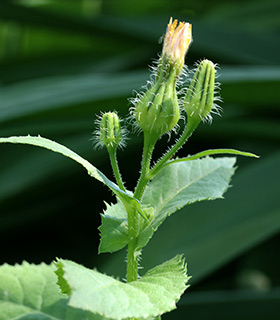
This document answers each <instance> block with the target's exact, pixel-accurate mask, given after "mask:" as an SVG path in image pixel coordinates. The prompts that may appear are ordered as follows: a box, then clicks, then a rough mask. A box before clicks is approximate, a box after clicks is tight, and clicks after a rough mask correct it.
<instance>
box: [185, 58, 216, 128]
mask: <svg viewBox="0 0 280 320" xmlns="http://www.w3.org/2000/svg"><path fill="white" fill-rule="evenodd" d="M214 92H215V65H214V63H213V62H212V61H210V60H203V61H201V62H200V64H199V65H198V67H197V70H196V72H195V74H194V77H193V79H192V81H191V84H190V86H189V88H188V90H187V93H186V96H185V101H184V107H185V110H186V113H187V116H188V123H191V124H192V125H193V126H195V127H196V126H197V125H198V124H199V122H200V121H201V120H203V119H205V118H206V119H207V118H209V117H210V112H211V111H212V109H213V107H214Z"/></svg>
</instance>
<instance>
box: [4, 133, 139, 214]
mask: <svg viewBox="0 0 280 320" xmlns="http://www.w3.org/2000/svg"><path fill="white" fill-rule="evenodd" d="M0 143H19V144H29V145H33V146H37V147H42V148H45V149H49V150H51V151H54V152H57V153H60V154H62V155H64V156H66V157H68V158H70V159H72V160H74V161H76V162H78V163H79V164H81V165H82V166H83V167H84V168H85V169H86V170H87V172H88V174H89V175H90V176H91V177H93V178H95V179H97V180H98V181H100V182H102V183H104V184H105V185H106V186H107V187H109V188H110V189H111V190H112V191H113V192H114V193H115V194H116V195H117V196H118V197H119V198H120V199H121V201H122V202H123V204H124V206H125V207H130V206H133V207H134V208H136V210H137V211H138V212H139V213H140V214H142V215H143V213H142V210H141V207H140V203H139V201H138V200H136V199H135V198H133V197H132V196H131V195H130V194H129V193H128V192H125V191H123V190H121V189H120V188H119V187H118V186H117V185H116V184H115V183H113V182H112V181H111V180H109V179H108V178H107V177H106V176H105V175H104V174H103V173H102V172H101V171H100V170H98V169H96V168H95V167H94V166H93V165H92V164H91V163H90V162H88V161H87V160H85V159H84V158H82V157H81V156H79V155H78V154H77V153H75V152H73V151H72V150H70V149H68V148H67V147H65V146H63V145H61V144H59V143H57V142H54V141H52V140H49V139H46V138H42V137H40V136H39V137H31V136H25V137H9V138H0ZM143 216H144V215H143Z"/></svg>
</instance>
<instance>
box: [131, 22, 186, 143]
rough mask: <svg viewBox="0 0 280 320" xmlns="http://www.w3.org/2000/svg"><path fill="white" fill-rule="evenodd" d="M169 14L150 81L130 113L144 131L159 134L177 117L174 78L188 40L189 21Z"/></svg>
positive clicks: (180, 67)
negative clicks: (152, 78) (150, 83)
mask: <svg viewBox="0 0 280 320" xmlns="http://www.w3.org/2000/svg"><path fill="white" fill-rule="evenodd" d="M177 23H178V21H177V20H174V22H173V20H172V18H170V21H169V24H168V26H167V30H166V35H165V38H164V43H163V50H162V54H161V57H160V59H159V62H158V68H157V74H156V79H155V81H154V83H153V84H152V85H151V87H150V88H149V89H148V90H147V91H146V92H145V94H144V95H143V96H142V97H141V98H140V100H139V101H138V102H137V103H136V104H135V110H134V115H135V118H136V121H137V122H138V124H139V126H140V127H141V128H142V130H143V131H144V132H148V133H150V134H154V135H155V137H160V136H161V135H163V134H164V133H167V132H169V131H171V130H172V129H173V128H174V127H175V126H176V124H177V123H178V121H179V118H180V108H179V104H178V98H177V92H176V82H177V80H178V77H179V75H180V73H181V72H182V70H183V66H184V59H185V54H186V52H187V50H188V48H189V45H190V43H191V41H192V33H191V24H189V23H185V22H180V23H179V25H177Z"/></svg>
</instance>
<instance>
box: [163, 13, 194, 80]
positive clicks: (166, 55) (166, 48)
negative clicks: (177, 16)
mask: <svg viewBox="0 0 280 320" xmlns="http://www.w3.org/2000/svg"><path fill="white" fill-rule="evenodd" d="M177 24H178V21H177V20H174V21H173V19H172V18H170V20H169V23H168V25H167V30H166V34H165V38H164V43H163V50H162V56H161V58H162V59H163V60H165V61H166V63H168V64H171V65H172V67H173V68H176V69H177V72H176V73H177V76H178V75H179V74H180V73H181V71H182V69H183V66H184V61H185V55H186V53H187V51H188V49H189V46H190V44H191V42H192V25H191V24H190V23H187V22H179V24H178V25H177Z"/></svg>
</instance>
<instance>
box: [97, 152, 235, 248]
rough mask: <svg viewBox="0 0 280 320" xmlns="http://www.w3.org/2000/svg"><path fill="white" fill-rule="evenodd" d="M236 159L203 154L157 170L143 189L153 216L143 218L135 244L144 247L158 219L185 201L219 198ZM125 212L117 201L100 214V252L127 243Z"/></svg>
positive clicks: (227, 182)
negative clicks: (145, 219) (146, 219)
mask: <svg viewBox="0 0 280 320" xmlns="http://www.w3.org/2000/svg"><path fill="white" fill-rule="evenodd" d="M235 160H236V159H235V158H217V159H213V158H210V157H206V158H204V159H196V160H188V161H184V162H174V163H170V164H169V165H168V166H166V167H165V168H164V169H163V170H162V171H161V172H160V173H158V174H157V176H156V177H155V178H154V179H153V180H152V181H151V182H150V184H149V185H148V187H147V189H146V190H145V193H144V196H143V200H142V203H141V206H142V207H143V208H145V207H148V208H151V207H152V208H153V218H152V219H150V220H149V221H148V222H147V221H144V220H143V221H142V228H141V232H140V235H139V241H138V246H139V247H140V248H143V247H144V246H145V245H146V244H147V243H148V241H149V239H150V238H151V237H152V235H153V233H154V232H155V231H156V230H157V228H158V227H159V226H160V225H161V223H162V222H163V221H164V220H165V219H166V218H167V217H168V216H169V215H171V214H172V213H174V212H176V211H177V210H179V209H181V208H182V207H184V206H185V205H187V204H191V203H194V202H196V201H202V200H214V199H217V198H222V195H223V194H224V192H225V191H226V190H227V188H228V186H229V182H230V179H231V177H232V175H233V173H234V170H235V169H234V168H233V166H234V164H235ZM124 212H125V211H124V208H123V206H121V205H120V204H117V205H112V206H110V208H107V211H106V212H105V214H104V215H102V225H101V227H100V230H101V231H102V232H101V243H100V247H99V250H100V252H114V251H117V250H120V249H121V248H123V247H125V245H126V244H127V243H128V233H127V229H126V220H124V219H123V214H124ZM105 230H106V232H105ZM105 234H106V236H105ZM111 239H114V243H112V241H111ZM126 239H127V240H126ZM115 243H117V244H119V245H118V246H116V245H115Z"/></svg>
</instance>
